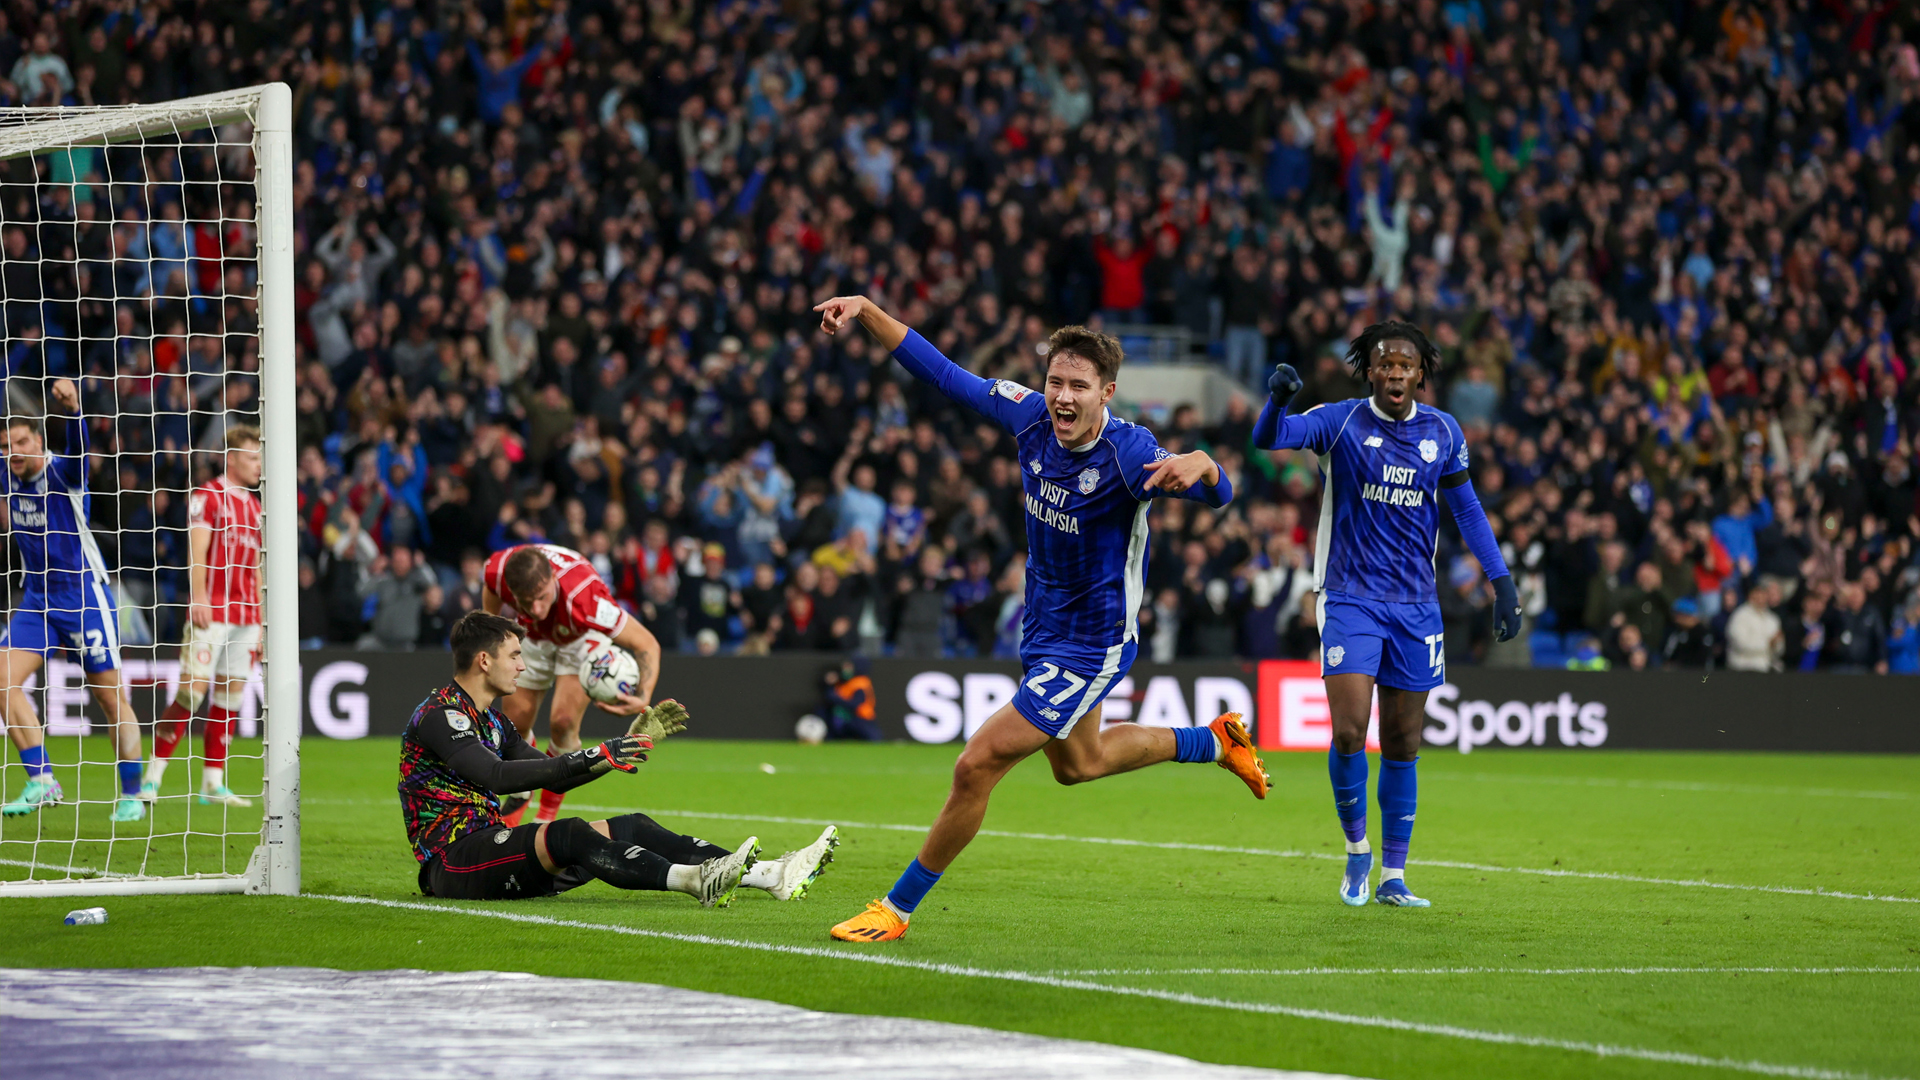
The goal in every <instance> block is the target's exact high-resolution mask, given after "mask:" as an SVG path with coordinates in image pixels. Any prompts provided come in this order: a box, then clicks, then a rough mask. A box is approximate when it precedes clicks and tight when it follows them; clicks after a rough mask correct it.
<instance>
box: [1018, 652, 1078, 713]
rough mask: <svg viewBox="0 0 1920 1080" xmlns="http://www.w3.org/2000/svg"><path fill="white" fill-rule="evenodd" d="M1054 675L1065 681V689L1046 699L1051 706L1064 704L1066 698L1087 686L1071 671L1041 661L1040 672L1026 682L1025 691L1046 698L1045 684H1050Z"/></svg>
mask: <svg viewBox="0 0 1920 1080" xmlns="http://www.w3.org/2000/svg"><path fill="white" fill-rule="evenodd" d="M1056 675H1057V676H1059V677H1061V678H1063V679H1065V680H1066V683H1067V688H1066V689H1065V690H1062V691H1060V692H1059V693H1057V694H1055V695H1053V696H1052V697H1050V698H1047V702H1048V703H1049V704H1052V705H1063V704H1065V703H1066V701H1067V699H1068V698H1070V697H1072V696H1073V695H1075V694H1077V693H1079V692H1080V691H1081V690H1082V689H1083V688H1085V686H1086V685H1087V680H1085V679H1083V678H1081V677H1080V676H1078V675H1075V674H1074V673H1073V672H1071V671H1067V670H1065V669H1063V668H1062V667H1061V666H1060V665H1059V664H1052V663H1048V662H1047V661H1045V660H1042V661H1040V671H1039V672H1038V673H1037V674H1036V675H1034V677H1033V678H1031V679H1028V680H1027V689H1029V690H1031V691H1033V692H1034V694H1035V695H1036V696H1039V697H1046V694H1047V689H1046V687H1047V684H1048V683H1050V682H1052V681H1053V679H1054V676H1056Z"/></svg>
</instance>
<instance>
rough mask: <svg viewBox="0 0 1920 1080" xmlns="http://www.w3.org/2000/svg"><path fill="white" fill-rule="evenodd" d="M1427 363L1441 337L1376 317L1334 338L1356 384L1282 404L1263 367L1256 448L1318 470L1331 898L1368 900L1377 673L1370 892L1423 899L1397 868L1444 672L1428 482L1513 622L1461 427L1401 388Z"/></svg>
mask: <svg viewBox="0 0 1920 1080" xmlns="http://www.w3.org/2000/svg"><path fill="white" fill-rule="evenodd" d="M1439 362H1440V350H1439V349H1437V348H1435V347H1434V345H1433V343H1432V342H1431V341H1429V340H1427V335H1426V334H1424V333H1422V332H1421V330H1420V328H1419V327H1416V326H1414V325H1412V324H1410V323H1404V322H1392V321H1389V322H1383V323H1377V324H1375V325H1373V326H1370V327H1368V328H1367V329H1366V330H1365V332H1363V333H1362V334H1361V335H1360V336H1359V337H1357V338H1355V339H1354V340H1353V344H1352V345H1351V347H1350V348H1349V350H1348V352H1347V363H1348V365H1349V366H1350V367H1351V368H1352V369H1353V373H1354V374H1355V375H1357V376H1359V377H1360V378H1362V379H1365V380H1366V381H1367V382H1368V383H1369V384H1371V386H1372V393H1371V394H1370V395H1369V396H1367V397H1363V398H1351V399H1349V400H1346V401H1337V402H1333V403H1331V404H1326V405H1316V406H1314V407H1313V408H1311V409H1308V410H1307V411H1306V412H1304V413H1301V414H1299V415H1297V416H1295V415H1290V414H1288V412H1287V404H1288V403H1289V402H1290V401H1292V400H1293V396H1294V395H1295V394H1296V393H1298V392H1299V391H1300V386H1301V380H1300V376H1299V374H1298V373H1296V372H1295V371H1294V370H1293V368H1292V367H1290V366H1288V365H1286V364H1282V365H1280V366H1279V367H1278V368H1277V369H1276V370H1275V371H1274V373H1273V376H1272V378H1271V379H1270V380H1269V381H1268V388H1269V390H1270V391H1271V396H1270V398H1269V399H1268V401H1267V404H1266V407H1265V408H1264V409H1262V410H1261V412H1260V418H1259V420H1258V421H1257V422H1256V423H1255V425H1254V430H1253V443H1254V445H1255V446H1257V447H1259V448H1260V449H1262V450H1291V449H1301V448H1305V449H1308V450H1312V451H1313V452H1314V453H1316V454H1318V455H1320V468H1321V471H1322V472H1323V473H1324V474H1325V478H1326V485H1325V487H1324V489H1323V492H1324V493H1323V496H1322V505H1321V511H1320V524H1319V533H1318V536H1319V542H1318V545H1317V547H1316V550H1315V553H1314V590H1315V591H1316V592H1317V593H1318V594H1319V606H1318V608H1317V609H1316V614H1317V617H1318V619H1319V623H1320V673H1321V675H1322V677H1323V678H1324V679H1325V681H1326V684H1327V708H1328V711H1329V712H1330V713H1331V714H1332V725H1333V745H1332V746H1331V747H1330V748H1329V750H1328V770H1329V772H1330V773H1331V775H1332V779H1333V802H1334V809H1335V811H1336V812H1337V813H1338V814H1339V817H1340V827H1341V829H1342V830H1343V831H1344V832H1345V833H1346V841H1347V867H1346V872H1345V873H1344V874H1343V875H1342V877H1341V880H1340V899H1341V900H1342V901H1344V902H1346V903H1347V904H1350V905H1353V906H1356V907H1357V906H1359V905H1362V904H1365V903H1366V902H1367V900H1368V895H1367V887H1368V883H1369V876H1370V875H1371V873H1372V870H1373V849H1372V847H1371V846H1369V844H1368V842H1367V723H1368V720H1369V717H1370V714H1371V712H1372V702H1373V696H1374V691H1375V689H1376V688H1377V689H1378V690H1379V695H1380V784H1379V792H1378V797H1379V802H1380V817H1381V823H1380V854H1381V871H1380V883H1379V886H1378V887H1377V888H1376V889H1375V890H1374V891H1373V896H1372V899H1374V900H1375V901H1377V902H1379V903H1381V904H1386V905H1389V906H1393V907H1428V906H1430V905H1429V902H1428V901H1426V900H1424V899H1422V898H1421V897H1418V896H1415V895H1414V894H1413V893H1412V892H1411V891H1409V890H1408V888H1407V882H1406V867H1407V848H1408V845H1409V844H1410V843H1411V842H1412V839H1413V819H1414V809H1415V804H1416V802H1417V800H1418V794H1419V785H1418V783H1417V781H1416V778H1415V767H1416V765H1417V763H1418V762H1419V760H1420V731H1421V727H1422V725H1423V724H1424V723H1425V722H1426V704H1427V692H1428V691H1430V690H1432V689H1433V688H1434V687H1436V686H1439V685H1440V684H1441V683H1442V682H1444V681H1445V679H1446V643H1445V640H1444V634H1443V628H1442V625H1441V620H1440V601H1439V597H1438V593H1437V591H1436V588H1435V583H1434V576H1433V553H1434V549H1435V544H1436V543H1437V542H1438V539H1439V528H1440V512H1439V507H1438V503H1437V501H1436V500H1437V497H1438V495H1439V493H1440V491H1441V489H1445V490H1446V491H1447V503H1448V505H1449V506H1450V507H1451V508H1452V510H1453V519H1454V522H1455V523H1456V524H1458V525H1459V526H1460V535H1461V537H1462V538H1463V539H1465V540H1466V542H1467V547H1468V548H1469V549H1470V550H1471V551H1472V552H1473V554H1474V557H1475V558H1477V559H1479V560H1480V566H1481V568H1482V569H1483V570H1484V571H1485V573H1486V575H1487V579H1488V581H1489V582H1490V583H1491V584H1492V585H1493V589H1494V596H1495V599H1494V612H1493V616H1494V633H1495V635H1496V636H1497V637H1498V638H1499V639H1500V640H1501V641H1506V640H1508V639H1510V638H1512V637H1513V636H1514V635H1515V634H1517V633H1519V631H1520V604H1519V601H1518V599H1517V594H1516V590H1515V588H1514V584H1513V577H1512V575H1510V574H1509V573H1508V572H1507V566H1506V562H1505V560H1503V559H1502V558H1501V556H1500V545H1499V544H1498V543H1497V542H1496V541H1495V539H1494V536H1493V530H1492V528H1491V527H1490V526H1489V525H1488V524H1487V515H1486V511H1485V510H1483V509H1482V508H1481V506H1480V499H1479V496H1477V495H1476V494H1474V490H1473V483H1472V481H1471V480H1470V479H1469V477H1468V475H1467V463H1468V453H1467V440H1466V437H1465V436H1464V435H1463V434H1462V433H1461V431H1460V425H1459V424H1458V423H1456V422H1455V421H1454V419H1453V417H1451V416H1449V415H1447V414H1446V413H1444V412H1441V411H1440V410H1438V409H1435V408H1432V407H1431V406H1425V405H1421V404H1419V403H1418V402H1416V401H1415V400H1414V396H1413V395H1414V392H1415V391H1416V390H1418V389H1419V388H1420V387H1421V386H1422V385H1424V384H1425V383H1426V379H1427V376H1429V375H1431V374H1432V373H1433V372H1434V371H1435V370H1436V369H1437V368H1438V366H1439Z"/></svg>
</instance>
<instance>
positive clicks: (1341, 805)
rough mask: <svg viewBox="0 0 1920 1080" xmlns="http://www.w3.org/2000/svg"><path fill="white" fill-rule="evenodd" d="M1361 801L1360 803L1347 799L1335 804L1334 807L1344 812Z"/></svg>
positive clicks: (1356, 800)
mask: <svg viewBox="0 0 1920 1080" xmlns="http://www.w3.org/2000/svg"><path fill="white" fill-rule="evenodd" d="M1359 801H1360V800H1359V799H1346V800H1344V801H1338V802H1335V803H1334V804H1333V805H1335V806H1337V807H1339V808H1340V809H1342V810H1345V809H1346V808H1347V807H1349V806H1352V805H1354V804H1355V803H1357V802H1359Z"/></svg>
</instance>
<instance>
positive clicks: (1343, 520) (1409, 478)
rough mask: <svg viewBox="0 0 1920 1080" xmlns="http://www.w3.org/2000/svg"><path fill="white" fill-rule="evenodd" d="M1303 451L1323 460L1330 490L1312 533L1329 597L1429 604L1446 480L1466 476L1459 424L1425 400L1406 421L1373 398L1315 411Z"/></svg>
mask: <svg viewBox="0 0 1920 1080" xmlns="http://www.w3.org/2000/svg"><path fill="white" fill-rule="evenodd" d="M1297 421H1298V422H1304V424H1305V427H1306V431H1305V438H1304V440H1303V441H1302V442H1301V445H1302V446H1304V447H1305V448H1306V449H1309V450H1312V451H1313V452H1314V453H1316V454H1318V455H1320V471H1321V473H1322V474H1323V475H1324V476H1325V487H1324V488H1323V490H1322V493H1321V498H1320V524H1319V526H1318V530H1317V535H1316V536H1315V551H1314V557H1313V570H1314V581H1315V584H1316V587H1317V588H1318V589H1319V590H1320V591H1322V592H1325V591H1328V590H1331V591H1333V592H1340V593H1346V594H1347V595H1349V596H1360V597H1366V598H1368V599H1372V600H1387V601H1393V602H1395V603H1432V602H1433V601H1434V600H1435V599H1437V598H1438V596H1439V593H1438V590H1437V589H1436V587H1435V582H1434V572H1433V559H1434V552H1435V549H1436V548H1437V547H1438V545H1439V542H1440V506H1439V494H1440V478H1441V477H1443V476H1452V475H1454V474H1455V473H1461V472H1465V471H1466V470H1467V463H1468V458H1467V440H1466V436H1465V435H1463V434H1462V433H1461V431H1460V425H1459V423H1458V422H1457V421H1455V420H1454V418H1453V417H1451V416H1449V415H1447V414H1446V413H1444V412H1441V411H1440V410H1438V409H1433V408H1429V407H1427V406H1425V405H1421V404H1419V403H1418V402H1415V403H1414V406H1413V411H1412V412H1411V413H1408V414H1407V418H1406V419H1405V420H1394V419H1392V418H1390V417H1388V416H1387V415H1386V414H1385V413H1383V412H1381V411H1380V409H1379V407H1378V406H1376V405H1375V404H1374V403H1373V399H1372V398H1370V397H1367V398H1352V399H1349V400H1347V401H1336V402H1331V403H1329V404H1325V405H1316V406H1314V407H1313V408H1311V409H1308V410H1307V411H1306V412H1304V413H1301V414H1300V416H1299V417H1298V418H1297Z"/></svg>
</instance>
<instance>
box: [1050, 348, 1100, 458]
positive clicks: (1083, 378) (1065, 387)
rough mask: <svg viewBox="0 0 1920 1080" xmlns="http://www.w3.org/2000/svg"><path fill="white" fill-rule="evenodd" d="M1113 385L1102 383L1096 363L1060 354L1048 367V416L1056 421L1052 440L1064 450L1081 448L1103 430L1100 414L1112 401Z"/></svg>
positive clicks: (1068, 354) (1075, 356)
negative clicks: (1081, 445) (1057, 442)
mask: <svg viewBox="0 0 1920 1080" xmlns="http://www.w3.org/2000/svg"><path fill="white" fill-rule="evenodd" d="M1113 389H1114V384H1113V383H1105V384H1103V383H1101V381H1100V370H1099V369H1098V368H1096V367H1094V366H1093V362H1092V361H1090V360H1086V359H1084V358H1082V357H1080V356H1077V355H1075V354H1073V353H1061V354H1060V355H1058V356H1056V357H1054V358H1053V360H1052V362H1051V363H1049V364H1048V365H1047V415H1048V416H1050V417H1051V418H1052V419H1053V437H1054V438H1056V439H1058V440H1060V442H1061V444H1062V445H1064V446H1079V445H1080V444H1081V443H1084V442H1086V441H1087V440H1088V439H1091V438H1093V433H1094V431H1095V430H1097V429H1098V428H1099V426H1100V412H1101V410H1102V409H1104V408H1105V407H1106V404H1107V402H1108V401H1109V400H1111V399H1112V397H1113Z"/></svg>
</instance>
